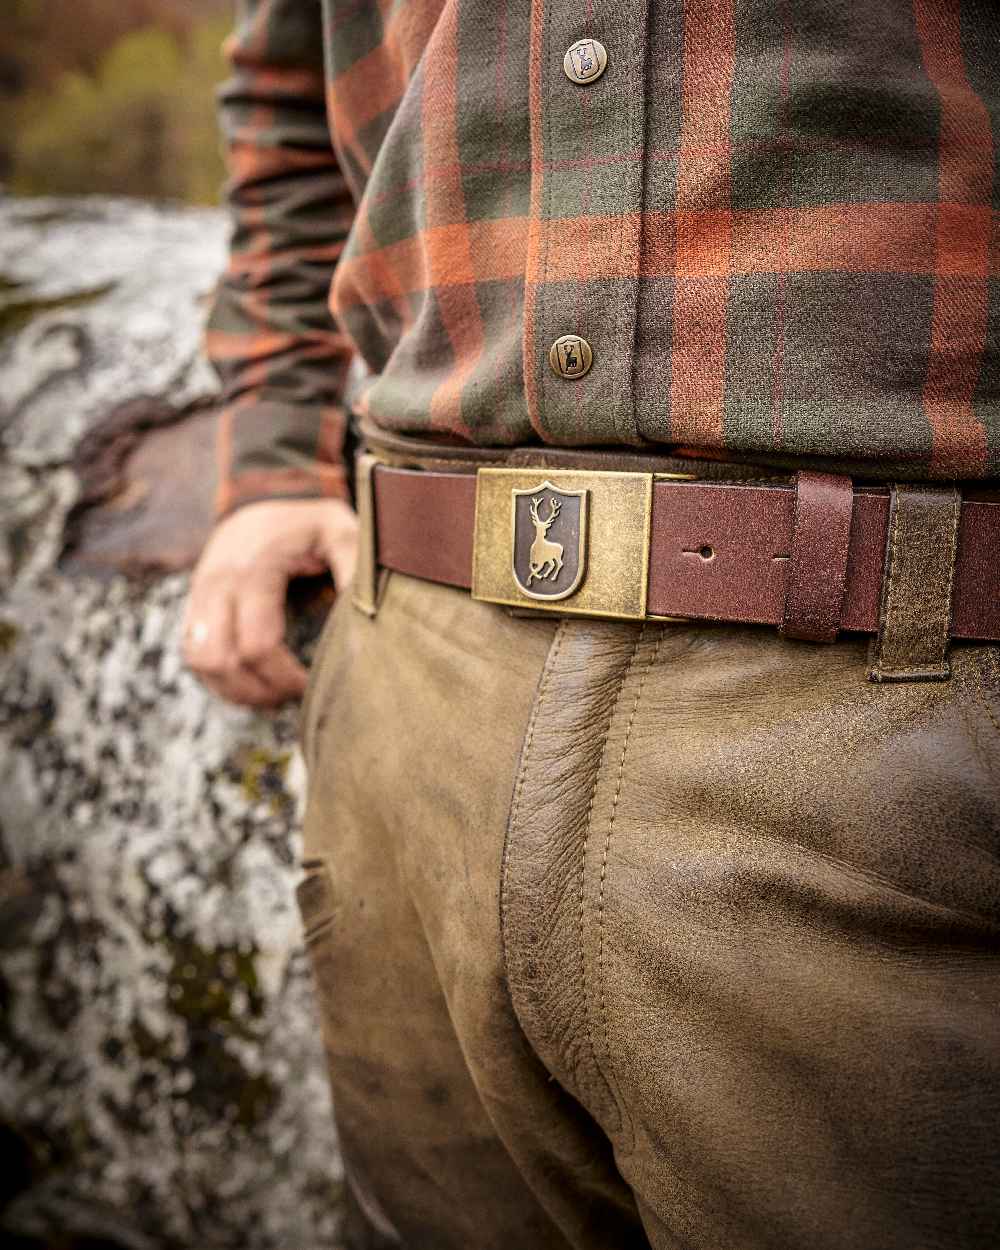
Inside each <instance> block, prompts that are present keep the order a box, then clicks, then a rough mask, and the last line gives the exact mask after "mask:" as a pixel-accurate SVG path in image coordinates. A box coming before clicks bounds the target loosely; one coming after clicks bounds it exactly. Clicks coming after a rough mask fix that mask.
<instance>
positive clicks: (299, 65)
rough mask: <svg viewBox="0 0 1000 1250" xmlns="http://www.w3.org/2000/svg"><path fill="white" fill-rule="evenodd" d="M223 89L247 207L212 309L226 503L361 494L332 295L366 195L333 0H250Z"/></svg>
mask: <svg viewBox="0 0 1000 1250" xmlns="http://www.w3.org/2000/svg"><path fill="white" fill-rule="evenodd" d="M226 51H227V55H228V58H229V62H230V65H231V70H232V73H231V77H230V78H229V79H228V81H227V82H226V83H224V84H223V86H222V88H221V89H220V93H219V104H220V110H219V111H220V119H221V125H222V132H223V138H224V142H225V148H226V154H227V161H228V169H229V180H228V183H227V188H226V195H227V200H228V203H229V206H230V209H231V212H232V216H233V235H232V242H231V246H230V256H229V263H228V266H227V268H226V270H225V273H224V274H223V277H222V279H221V281H220V283H219V286H218V289H217V292H216V296H215V301H214V305H213V309H212V313H211V316H210V318H209V324H208V332H207V336H206V345H207V350H208V355H209V358H210V360H211V361H212V363H213V364H214V366H215V367H216V369H217V371H218V373H219V376H220V378H221V380H222V387H223V410H222V416H221V421H220V428H219V489H218V494H217V508H218V512H219V513H220V515H224V514H226V513H228V512H230V511H232V510H233V509H234V508H236V507H239V506H241V505H242V504H245V503H250V502H253V501H256V500H261V499H274V498H286V499H288V498H298V499H301V498H316V497H324V496H328V497H340V498H349V491H348V485H347V476H346V472H345V468H344V462H343V451H344V441H345V435H346V429H347V415H346V411H345V407H344V403H343V392H344V387H345V383H346V379H347V372H348V368H349V365H350V362H351V356H352V350H351V346H350V343H349V341H348V340H347V338H346V336H345V335H343V334H342V333H341V332H340V331H339V330H338V329H337V327H336V325H335V323H334V321H333V318H332V315H331V313H330V311H329V306H328V297H329V291H330V284H331V281H332V279H333V274H334V270H335V268H336V265H337V260H338V258H339V256H340V253H341V250H342V248H343V245H344V240H345V238H346V236H347V233H348V231H349V230H350V227H351V222H352V220H353V216H354V205H353V201H352V199H351V195H350V192H349V190H348V186H347V183H346V181H345V179H344V175H343V173H342V172H341V169H340V166H339V165H338V162H337V157H336V154H335V152H334V149H333V145H332V143H331V139H330V132H329V128H328V125H327V118H326V103H325V78H324V69H323V28H322V16H321V10H320V3H319V0H240V7H239V19H238V24H237V27H236V30H235V31H234V33H233V35H232V36H231V38H230V39H229V41H228V42H227V46H226Z"/></svg>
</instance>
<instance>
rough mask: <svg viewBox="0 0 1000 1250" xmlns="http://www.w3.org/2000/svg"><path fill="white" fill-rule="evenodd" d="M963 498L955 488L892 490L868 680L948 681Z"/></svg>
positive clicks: (922, 486) (904, 487)
mask: <svg viewBox="0 0 1000 1250" xmlns="http://www.w3.org/2000/svg"><path fill="white" fill-rule="evenodd" d="M961 515H962V493H961V491H960V490H958V489H956V488H955V487H949V486H930V485H925V484H923V483H920V484H911V483H906V484H904V483H900V484H899V485H898V486H893V487H892V492H891V497H890V502H889V529H888V535H887V540H886V554H885V565H884V569H883V573H882V603H881V609H880V612H879V632H878V637H877V638H876V639H875V643H874V645H873V647H872V653H871V668H870V670H869V674H868V676H869V678H870V679H871V680H872V681H879V682H881V681H947V680H948V678H949V677H950V676H951V665H950V663H949V660H948V644H949V640H950V634H951V608H952V590H953V586H954V579H955V561H956V558H957V556H958V527H959V522H960V520H961Z"/></svg>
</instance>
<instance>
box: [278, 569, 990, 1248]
mask: <svg viewBox="0 0 1000 1250" xmlns="http://www.w3.org/2000/svg"><path fill="white" fill-rule="evenodd" d="M868 667H869V662H868V648H867V645H866V644H865V643H863V642H861V641H856V640H851V639H846V640H841V641H838V642H836V643H833V644H831V645H815V644H809V643H797V642H792V641H788V640H785V639H783V638H781V637H779V636H778V635H777V634H776V633H775V632H774V631H771V630H767V629H755V628H752V627H748V628H734V627H718V628H716V627H710V626H687V625H678V624H659V623H652V622H650V623H647V624H645V625H631V624H623V623H616V622H602V621H593V622H588V621H585V620H561V621H560V620H558V619H554V618H553V619H514V618H512V617H511V616H510V615H509V614H508V613H507V612H505V611H504V610H503V609H502V608H498V607H494V606H490V605H486V604H482V603H476V602H474V601H472V600H471V599H470V598H469V596H468V595H466V594H464V593H462V592H461V591H456V590H451V589H447V588H444V587H440V586H435V585H430V584H427V583H422V582H417V581H414V580H411V579H407V578H405V577H402V576H399V575H393V576H392V577H391V578H390V580H389V583H388V586H387V588H386V592H385V595H384V598H383V602H382V604H381V607H380V610H379V612H378V615H377V617H376V618H375V619H374V620H370V619H368V618H366V617H364V616H362V615H361V614H360V613H358V612H357V611H355V610H354V609H353V608H352V607H351V606H350V604H348V603H347V602H343V603H341V604H339V605H338V606H337V608H336V609H335V611H334V614H333V617H332V619H331V621H330V623H329V625H328V627H327V630H326V633H325V635H324V639H323V642H322V644H321V649H320V653H319V655H318V658H317V662H316V665H315V667H314V671H313V674H312V680H311V686H310V691H309V696H308V700H307V706H306V712H305V722H304V743H305V750H306V755H307V760H308V764H309V768H310V795H309V802H308V810H307V817H306V828H305V856H306V877H305V879H304V881H303V883H302V886H301V887H300V903H301V907H302V911H303V916H304V920H305V925H306V933H307V941H308V945H309V949H310V951H311V956H312V961H313V968H314V972H315V978H316V984H317V990H318V996H319V1002H320V1008H321V1015H322V1024H323V1028H324V1033H325V1039H326V1045H327V1050H328V1054H329V1062H330V1073H331V1080H332V1085H333V1094H334V1103H335V1108H336V1116H337V1121H338V1127H339V1131H340V1135H341V1140H342V1145H343V1150H344V1155H345V1160H346V1167H347V1175H348V1186H349V1190H350V1205H351V1216H350V1223H351V1229H350V1230H349V1234H348V1236H349V1244H350V1245H352V1246H356V1247H376V1246H405V1247H411V1248H413V1250H439V1248H440V1250H445V1248H447V1250H459V1248H461V1250H469V1248H470V1247H476V1248H478V1250H501V1248H503V1250H510V1248H516V1250H541V1248H542V1247H545V1248H550V1247H551V1248H553V1250H554V1248H556V1247H559V1248H567V1247H572V1248H573V1250H609V1248H612V1247H614V1248H615V1250H618V1248H621V1247H655V1250H890V1248H891V1250H897V1248H898V1250H938V1248H939V1250H972V1248H973V1247H977V1248H978V1247H982V1248H983V1250H985V1248H986V1247H990V1248H991V1250H992V1247H993V1246H995V1245H996V1240H997V1230H998V1228H1000V975H998V974H1000V940H998V939H1000V857H998V843H1000V672H998V661H997V648H995V647H978V646H955V647H954V648H953V651H952V673H953V675H952V677H951V680H950V681H946V682H928V683H917V682H911V683H901V684H882V685H879V684H873V683H871V682H869V681H868V680H867V674H868Z"/></svg>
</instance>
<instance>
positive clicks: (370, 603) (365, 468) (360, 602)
mask: <svg viewBox="0 0 1000 1250" xmlns="http://www.w3.org/2000/svg"><path fill="white" fill-rule="evenodd" d="M377 463H378V461H377V460H376V458H375V457H374V456H372V455H370V454H369V453H367V452H362V453H360V454H359V455H358V456H357V458H356V460H355V467H354V502H355V507H356V509H357V513H358V563H357V567H356V569H355V572H354V584H353V587H352V591H351V601H352V603H353V604H354V606H355V607H356V608H357V609H358V611H359V612H363V613H364V614H365V616H374V615H375V613H376V612H377V611H378V592H379V570H378V544H377V540H376V534H375V477H374V473H375V465H376V464H377Z"/></svg>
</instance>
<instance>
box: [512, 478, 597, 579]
mask: <svg viewBox="0 0 1000 1250" xmlns="http://www.w3.org/2000/svg"><path fill="white" fill-rule="evenodd" d="M511 502H512V509H513V522H514V558H513V574H514V581H515V582H516V583H517V585H518V588H519V589H520V590H521V591H522V592H523V593H524V594H526V595H528V596H529V597H530V598H532V599H550V600H551V599H566V598H568V596H569V595H571V594H573V592H574V591H575V590H577V589H578V587H579V585H580V583H581V582H582V581H583V575H584V571H585V566H586V530H587V492H586V491H585V490H578V491H566V490H560V489H559V487H558V486H553V484H552V483H551V482H548V481H545V482H542V484H541V485H540V486H536V487H534V489H532V490H515V491H512V501H511ZM550 535H551V536H550Z"/></svg>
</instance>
